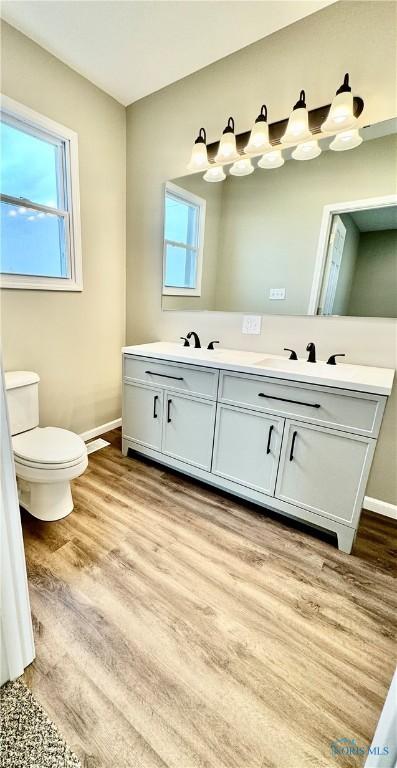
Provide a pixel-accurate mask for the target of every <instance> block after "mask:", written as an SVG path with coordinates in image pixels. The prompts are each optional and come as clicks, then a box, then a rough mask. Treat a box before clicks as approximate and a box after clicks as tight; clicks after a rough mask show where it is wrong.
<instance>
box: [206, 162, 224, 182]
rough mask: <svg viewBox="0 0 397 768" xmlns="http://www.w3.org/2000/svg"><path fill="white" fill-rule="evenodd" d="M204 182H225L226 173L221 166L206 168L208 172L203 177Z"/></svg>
mask: <svg viewBox="0 0 397 768" xmlns="http://www.w3.org/2000/svg"><path fill="white" fill-rule="evenodd" d="M203 179H204V181H211V182H216V181H225V179H226V173H225V172H224V170H223V168H222V166H221V165H214V166H213V168H208V171H207V172H206V173H205V174H204V176H203Z"/></svg>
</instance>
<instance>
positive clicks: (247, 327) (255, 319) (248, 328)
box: [242, 315, 262, 335]
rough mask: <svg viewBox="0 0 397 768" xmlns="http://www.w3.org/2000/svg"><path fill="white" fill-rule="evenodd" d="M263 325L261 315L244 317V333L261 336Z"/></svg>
mask: <svg viewBox="0 0 397 768" xmlns="http://www.w3.org/2000/svg"><path fill="white" fill-rule="evenodd" d="M261 325H262V318H261V316H260V315H244V317H243V328H242V331H243V333H252V334H257V335H258V334H260V332H261Z"/></svg>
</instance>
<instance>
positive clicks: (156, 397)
mask: <svg viewBox="0 0 397 768" xmlns="http://www.w3.org/2000/svg"><path fill="white" fill-rule="evenodd" d="M158 399H159V396H158V395H155V396H154V398H153V418H154V419H157V401H158Z"/></svg>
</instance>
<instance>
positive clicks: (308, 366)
mask: <svg viewBox="0 0 397 768" xmlns="http://www.w3.org/2000/svg"><path fill="white" fill-rule="evenodd" d="M258 365H260V366H261V368H262V367H263V368H273V369H275V370H278V371H291V372H292V371H299V372H300V373H306V372H307V373H312V374H315V373H316V372H317V373H320V371H321V372H325V371H328V373H329V372H330V371H332V368H333V366H330V365H328V364H327V363H324V362H318V363H308V362H307V361H306V360H289V359H288V358H277V357H266V358H265V359H264V360H261V361H260V363H258Z"/></svg>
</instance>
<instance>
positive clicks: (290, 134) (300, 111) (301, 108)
mask: <svg viewBox="0 0 397 768" xmlns="http://www.w3.org/2000/svg"><path fill="white" fill-rule="evenodd" d="M305 98H306V97H305V92H304V91H301V92H300V94H299V99H298V101H297V102H296V104H295V106H294V108H293V110H292V112H291V114H290V116H289V120H288V125H287V130H286V131H285V133H284V136H282V137H281V143H282V144H296V142H297V141H306V140H308V139H311V137H312V133H311V131H309V115H308V111H307V109H306V101H305Z"/></svg>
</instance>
